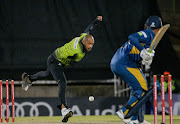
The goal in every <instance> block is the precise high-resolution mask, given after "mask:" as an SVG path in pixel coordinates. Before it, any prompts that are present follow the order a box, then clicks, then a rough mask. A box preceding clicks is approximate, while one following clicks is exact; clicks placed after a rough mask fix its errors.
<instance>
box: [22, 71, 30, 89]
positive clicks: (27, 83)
mask: <svg viewBox="0 0 180 124" xmlns="http://www.w3.org/2000/svg"><path fill="white" fill-rule="evenodd" d="M21 78H22V89H23V90H25V91H27V90H28V88H29V87H30V86H31V85H32V82H31V81H30V79H29V75H28V74H27V73H26V72H24V73H23V74H22V75H21Z"/></svg>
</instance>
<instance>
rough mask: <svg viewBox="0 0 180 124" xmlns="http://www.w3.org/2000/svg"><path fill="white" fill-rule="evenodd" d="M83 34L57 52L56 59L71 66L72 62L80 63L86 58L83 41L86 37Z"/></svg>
mask: <svg viewBox="0 0 180 124" xmlns="http://www.w3.org/2000/svg"><path fill="white" fill-rule="evenodd" d="M86 35H87V34H86V33H82V34H81V36H80V37H75V38H74V39H72V40H71V41H70V42H69V43H66V44H65V45H64V46H62V47H59V48H57V49H56V50H55V57H56V59H57V60H59V61H60V62H61V63H62V64H64V65H65V66H67V65H70V64H71V62H72V61H75V62H79V61H80V60H81V59H82V58H83V57H84V56H85V52H83V44H82V42H81V41H82V39H83V38H84V36H86Z"/></svg>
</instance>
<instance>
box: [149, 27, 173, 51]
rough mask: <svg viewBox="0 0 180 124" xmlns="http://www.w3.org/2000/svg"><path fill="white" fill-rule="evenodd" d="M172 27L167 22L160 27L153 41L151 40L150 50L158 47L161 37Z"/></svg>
mask: <svg viewBox="0 0 180 124" xmlns="http://www.w3.org/2000/svg"><path fill="white" fill-rule="evenodd" d="M169 27H170V24H166V25H164V26H163V27H161V28H160V29H159V31H158V32H157V34H156V35H155V37H154V39H153V41H152V42H151V45H150V47H149V51H151V50H154V49H156V47H157V45H158V43H159V41H160V40H161V38H162V37H163V35H164V34H165V32H166V31H167V29H168V28H169Z"/></svg>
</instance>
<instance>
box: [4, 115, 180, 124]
mask: <svg viewBox="0 0 180 124" xmlns="http://www.w3.org/2000/svg"><path fill="white" fill-rule="evenodd" d="M61 118H62V117H61V116H53V117H47V116H41V117H16V118H15V123H11V118H10V123H9V124H64V123H62V122H61ZM161 118H162V116H160V115H158V124H160V123H161ZM145 120H147V121H148V122H150V123H151V124H153V123H154V116H153V115H145ZM4 122H5V120H4ZM66 124H124V123H123V122H122V121H121V120H120V119H119V118H118V117H117V116H115V115H104V116H73V117H71V118H70V119H69V121H68V122H67V123H66ZM166 124H169V116H167V115H166ZM173 124H180V116H173Z"/></svg>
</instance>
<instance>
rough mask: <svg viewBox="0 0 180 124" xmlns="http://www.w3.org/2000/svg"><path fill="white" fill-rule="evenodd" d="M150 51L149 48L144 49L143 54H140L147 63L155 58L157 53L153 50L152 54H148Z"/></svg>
mask: <svg viewBox="0 0 180 124" xmlns="http://www.w3.org/2000/svg"><path fill="white" fill-rule="evenodd" d="M148 51H149V48H147V49H145V48H144V49H143V50H141V52H140V56H141V58H142V59H143V60H145V61H148V60H149V59H151V58H153V57H154V54H155V51H154V50H152V51H151V52H148Z"/></svg>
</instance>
